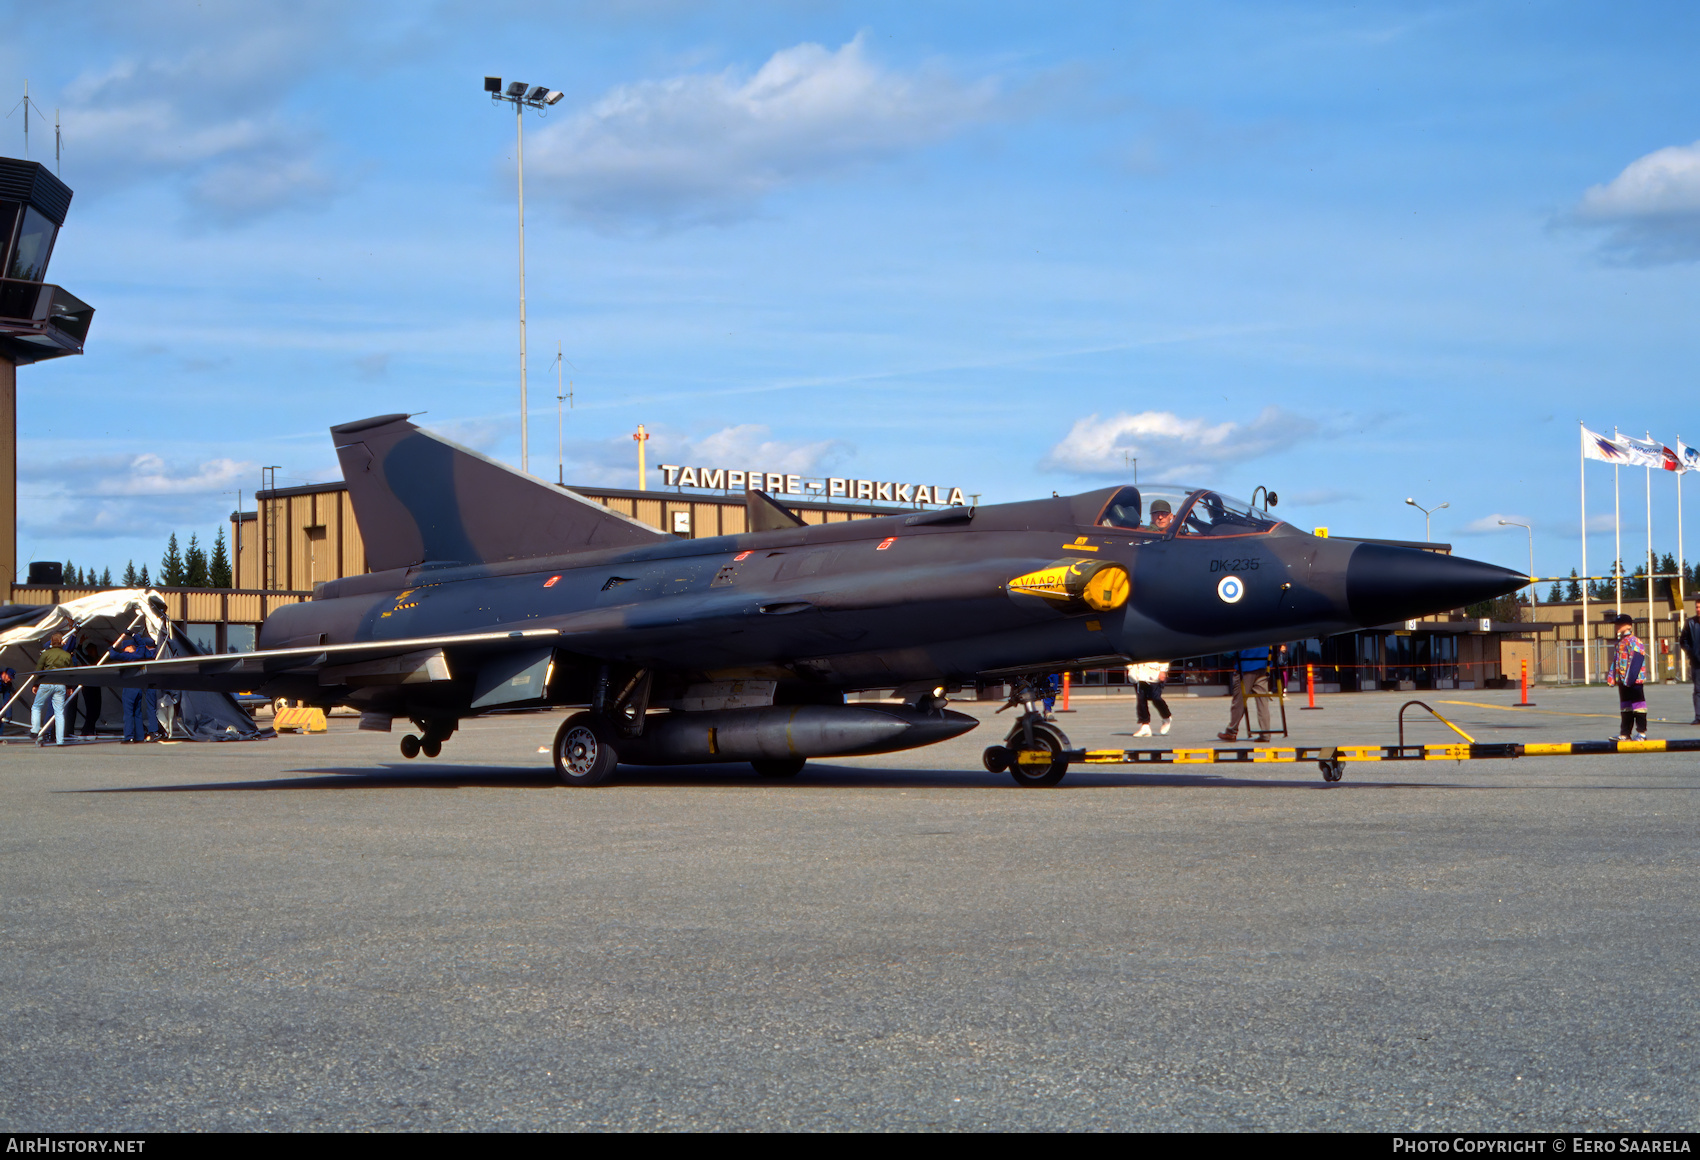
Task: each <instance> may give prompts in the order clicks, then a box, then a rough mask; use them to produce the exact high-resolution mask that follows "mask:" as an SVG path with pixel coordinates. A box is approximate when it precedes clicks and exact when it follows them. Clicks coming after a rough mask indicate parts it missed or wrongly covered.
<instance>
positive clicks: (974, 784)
mask: <svg viewBox="0 0 1700 1160" xmlns="http://www.w3.org/2000/svg"><path fill="white" fill-rule="evenodd" d="M1413 695H1414V694H1408V695H1400V694H1391V693H1388V694H1357V695H1340V696H1331V697H1325V698H1322V699H1321V704H1322V705H1323V706H1324V708H1323V710H1322V711H1320V712H1315V713H1310V712H1300V711H1298V707H1297V703H1294V704H1291V705H1290V706H1289V708H1290V710H1291V712H1290V714H1289V718H1290V720H1291V722H1292V725H1293V728H1294V736H1293V738H1292V741H1294V742H1297V743H1302V744H1330V743H1378V742H1383V741H1390V740H1392V738H1393V722H1394V715H1395V713H1396V712H1397V710H1398V707H1399V705H1400V704H1401V703H1402V702H1403V701H1404V700H1406V699H1408V697H1409V696H1413ZM1651 695H1652V698H1653V717H1654V718H1655V724H1654V727H1653V734H1654V736H1700V727H1692V726H1689V725H1687V724H1685V723H1686V722H1687V721H1688V720H1689V717H1690V716H1691V714H1690V713H1689V711H1688V700H1687V698H1688V695H1689V691H1688V689H1687V688H1686V687H1674V688H1673V687H1664V688H1655V689H1653V690H1651ZM1423 699H1424V700H1425V701H1427V702H1428V703H1430V704H1431V705H1433V706H1434V707H1435V708H1436V709H1438V710H1440V711H1441V712H1442V713H1445V714H1447V715H1448V716H1454V719H1455V720H1456V721H1457V722H1458V723H1459V725H1460V726H1461V727H1462V728H1464V729H1465V730H1466V731H1468V732H1470V733H1472V734H1473V735H1475V736H1476V737H1477V739H1478V740H1482V741H1508V740H1512V741H1533V740H1575V739H1580V738H1596V737H1604V736H1607V735H1609V734H1612V733H1615V731H1616V716H1615V704H1614V703H1613V701H1612V694H1611V692H1610V691H1609V690H1607V691H1602V690H1598V689H1595V690H1540V691H1538V692H1537V693H1536V694H1535V699H1536V701H1537V707H1536V708H1535V709H1514V708H1511V707H1510V706H1511V704H1512V702H1513V701H1515V699H1516V694H1515V693H1510V692H1480V691H1477V692H1457V693H1453V692H1434V693H1425V694H1423ZM1075 705H1076V707H1077V709H1078V711H1077V712H1075V713H1073V714H1070V715H1068V716H1066V717H1064V718H1063V727H1064V728H1065V729H1066V730H1067V731H1068V732H1069V734H1070V735H1071V738H1072V739H1073V740H1074V741H1075V742H1076V743H1079V744H1083V745H1088V746H1091V747H1099V746H1125V745H1132V744H1135V741H1134V739H1132V738H1131V737H1130V736H1128V735H1129V734H1130V733H1131V732H1132V729H1133V720H1132V719H1133V709H1132V704H1131V701H1130V700H1129V699H1125V698H1117V699H1114V700H1101V699H1092V700H1088V699H1086V698H1081V699H1078V700H1077V701H1076V702H1075ZM1173 705H1174V707H1175V710H1176V714H1177V726H1176V728H1175V730H1174V732H1173V733H1172V734H1171V735H1170V736H1169V737H1168V738H1157V739H1153V742H1151V743H1149V744H1160V743H1165V742H1167V743H1172V744H1178V745H1186V746H1203V745H1211V744H1215V741H1214V734H1215V732H1216V731H1217V730H1218V729H1220V728H1221V727H1222V726H1223V725H1224V724H1225V723H1226V716H1227V705H1226V702H1224V701H1222V700H1219V699H1211V700H1204V699H1190V698H1177V699H1176V700H1175V701H1174V702H1173ZM958 707H961V706H958ZM970 708H971V709H972V711H975V712H977V713H979V714H980V715H981V716H982V717H984V718H986V719H987V721H988V724H986V725H983V726H982V727H981V728H980V729H977V730H975V731H973V732H971V733H969V734H968V735H966V736H965V737H962V738H959V739H957V740H955V741H952V742H949V743H947V744H944V745H940V746H936V747H933V748H930V749H925V750H919V751H915V752H911V753H906V754H895V755H891V756H887V757H874V758H859V759H853V760H842V761H832V762H820V763H811V764H810V766H809V767H808V769H806V770H805V772H804V773H803V774H802V775H801V776H800V777H798V778H795V779H792V780H785V781H775V780H771V779H764V778H760V777H757V776H755V775H754V774H753V773H752V772H751V771H750V770H749V768H748V767H747V766H725V767H702V768H694V769H688V770H623V771H622V775H621V777H620V778H619V780H618V781H617V782H616V783H614V784H613V785H611V786H608V787H606V788H602V789H596V790H572V789H567V788H563V787H559V786H557V785H555V784H554V782H553V779H552V776H551V774H550V772H549V771H548V769H547V768H546V765H545V763H546V761H547V757H546V755H545V754H543V753H539V752H538V749H539V747H542V746H545V745H547V743H548V741H549V738H550V736H551V735H552V733H553V730H554V727H555V725H556V724H557V723H558V721H559V719H560V714H526V715H514V716H508V717H504V718H499V719H487V720H480V721H473V722H468V723H467V724H466V727H465V729H464V730H463V731H462V732H461V733H460V734H458V735H457V736H455V737H454V738H453V739H452V740H451V741H450V742H448V744H447V745H446V746H445V747H444V751H443V756H441V757H440V758H437V759H436V760H434V761H433V760H427V759H425V758H420V759H418V760H416V761H411V762H410V761H405V760H403V759H402V758H401V757H400V755H399V754H398V753H397V751H396V742H397V741H398V740H399V737H400V734H399V733H397V734H391V735H388V736H385V735H382V734H371V733H358V732H356V731H355V730H354V729H353V722H352V721H347V720H343V719H333V721H332V727H331V732H330V733H328V734H325V735H317V736H299V735H287V736H284V737H280V738H278V739H276V740H271V741H265V742H254V743H230V744H199V745H197V744H175V745H143V746H120V745H117V744H115V743H111V742H104V743H99V744H91V745H73V746H70V747H67V748H66V749H64V750H54V749H51V748H50V749H46V750H38V749H35V748H34V747H32V746H27V745H19V744H16V743H12V744H7V745H4V746H0V803H3V804H0V891H3V897H4V900H5V901H4V909H3V920H0V929H3V932H4V936H5V938H4V948H5V949H4V956H3V962H0V1012H3V1013H4V1026H5V1029H6V1033H5V1035H4V1038H3V1041H0V1120H3V1122H4V1123H5V1125H6V1127H7V1128H8V1129H9V1130H12V1131H29V1132H33V1131H54V1130H103V1131H105V1130H110V1131H137V1130H149V1129H152V1130H164V1129H190V1130H194V1129H253V1128H261V1129H266V1128H269V1129H286V1130H303V1129H315V1128H354V1129H365V1128H372V1129H438V1128H452V1129H573V1128H590V1129H690V1128H697V1129H1133V1130H1139V1129H1248V1130H1249V1129H1298V1130H1307V1129H1323V1130H1328V1129H1369V1130H1444V1131H1460V1130H1472V1129H1493V1130H1512V1131H1516V1130H1532V1131H1549V1130H1564V1131H1599V1132H1612V1133H1618V1132H1638V1131H1643V1130H1656V1131H1668V1130H1683V1129H1686V1130H1692V1129H1694V1127H1695V1125H1696V1120H1697V1116H1696V1111H1697V1106H1700V1096H1697V1093H1700V1082H1697V1081H1700V1075H1697V1071H1700V1007H1697V1004H1696V998H1695V994H1696V992H1695V986H1696V982H1697V975H1700V966H1697V961H1700V960H1697V956H1696V944H1697V941H1700V938H1697V936H1700V923H1697V921H1696V920H1697V917H1700V902H1697V898H1696V875H1695V867H1694V856H1695V846H1696V822H1697V821H1700V795H1697V793H1696V790H1697V789H1700V760H1697V759H1696V755H1694V754H1673V755H1662V754H1640V755H1628V756H1611V757H1590V758H1539V759H1522V760H1517V761H1475V762H1449V761H1448V762H1438V761H1428V762H1422V763H1409V764H1399V765H1375V764H1357V763H1353V764H1349V765H1348V766H1347V767H1346V774H1345V779H1344V780H1343V781H1342V782H1340V783H1338V784H1333V785H1330V784H1327V783H1325V782H1324V781H1323V780H1322V777H1321V775H1320V773H1319V772H1318V771H1317V769H1316V767H1315V766H1314V765H1266V766H1255V767H1253V766H1239V767H1232V768H1225V767H1209V766H1203V767H1172V766H1171V767H1157V768H1151V767H1147V768H1145V769H1140V770H1134V769H1125V768H1103V769H1082V768H1080V767H1076V769H1075V770H1074V771H1072V772H1071V773H1070V774H1069V776H1068V778H1067V779H1066V780H1065V781H1064V782H1063V783H1062V784H1061V785H1060V786H1058V787H1056V788H1054V789H1024V788H1020V787H1018V786H1016V785H1015V783H1014V782H1013V781H1011V780H1010V779H1009V778H1008V777H1007V776H1006V775H993V774H989V773H987V772H985V770H984V769H982V768H981V767H980V764H979V753H980V750H981V749H982V748H983V747H984V746H986V745H988V744H991V743H993V742H995V741H996V740H998V739H999V736H1000V734H1001V731H1002V729H1003V728H1004V727H1005V726H1006V723H1007V722H1008V721H1009V717H1010V714H1007V713H1006V714H1004V715H1002V716H1001V717H995V718H994V717H993V716H992V713H991V710H992V709H993V708H995V706H991V705H981V706H970ZM1413 712H1415V711H1413ZM1659 718H1668V719H1669V721H1668V722H1661V721H1659V720H1658V719H1659ZM1410 720H1411V721H1412V724H1410V725H1409V726H1408V728H1409V729H1410V731H1411V737H1410V740H1413V741H1422V742H1428V741H1432V742H1442V741H1448V740H1451V739H1452V736H1453V735H1452V734H1450V733H1449V732H1448V731H1447V730H1445V729H1444V728H1443V727H1442V726H1440V725H1439V724H1437V723H1434V722H1433V721H1432V720H1430V721H1428V722H1427V723H1416V719H1415V718H1414V717H1413V718H1410ZM1676 722H1683V724H1678V723H1676ZM1139 743H1140V744H1148V743H1146V742H1143V741H1141V742H1139Z"/></svg>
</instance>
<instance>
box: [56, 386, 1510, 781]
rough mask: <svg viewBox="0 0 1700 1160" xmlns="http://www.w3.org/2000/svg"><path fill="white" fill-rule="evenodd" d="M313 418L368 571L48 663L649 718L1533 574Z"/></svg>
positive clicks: (1248, 523)
mask: <svg viewBox="0 0 1700 1160" xmlns="http://www.w3.org/2000/svg"><path fill="white" fill-rule="evenodd" d="M331 433H332V436H333V437H334V439H335V441H336V445H337V454H338V457H339V459H340V460H341V463H342V468H343V473H344V477H345V479H346V480H347V482H348V487H349V493H350V496H351V499H352V502H353V505H354V509H355V513H356V515H357V517H358V519H359V523H360V529H361V535H362V537H363V539H364V541H365V545H366V553H367V562H368V564H369V566H370V567H371V568H372V569H374V570H373V571H372V572H370V573H367V574H365V575H359V576H351V577H347V578H344V579H341V580H335V581H331V582H329V583H326V584H323V585H320V586H319V587H318V589H317V590H316V591H315V593H314V596H313V599H312V600H311V601H310V602H307V603H303V604H297V605H292V606H287V607H284V608H281V609H279V610H277V611H276V612H274V613H273V614H272V616H271V617H270V618H269V619H268V620H267V621H266V623H265V624H264V626H263V627H262V629H261V633H260V640H259V651H257V652H255V653H250V654H244V655H241V656H229V657H207V658H190V659H187V660H177V661H165V662H152V663H149V664H145V665H127V666H119V667H116V668H110V667H109V668H103V669H98V670H95V669H84V670H79V671H77V672H76V673H74V674H69V673H68V674H67V676H68V677H71V678H72V679H73V680H74V682H77V683H90V684H102V685H151V686H155V687H161V688H212V689H226V690H235V689H257V690H259V691H262V692H264V693H267V694H268V695H271V696H274V697H289V698H298V699H301V700H303V701H305V702H307V703H310V704H318V705H323V706H327V707H328V706H331V705H336V704H343V705H352V706H355V707H357V708H359V709H361V710H362V711H363V712H364V713H366V714H368V715H369V716H370V721H369V722H368V725H369V727H371V725H372V723H376V727H379V728H383V727H387V721H384V720H383V719H384V718H385V717H403V718H408V719H411V720H414V721H416V722H418V723H420V726H421V728H422V729H425V730H426V731H427V733H428V736H429V735H435V736H437V737H438V739H439V742H440V740H441V739H442V738H446V737H447V736H448V735H449V734H450V733H452V732H453V730H454V723H455V722H457V721H458V720H459V719H461V718H464V717H467V716H472V715H475V714H477V713H479V712H483V711H486V710H488V709H491V708H518V707H525V706H528V705H542V704H565V705H575V704H576V705H592V706H595V707H596V708H597V710H598V711H599V712H601V713H603V714H608V713H611V712H613V711H614V709H615V708H616V707H617V706H619V705H622V704H623V705H627V707H628V709H630V708H631V706H630V704H629V702H630V697H631V694H632V693H633V692H634V691H635V690H636V689H637V687H638V685H639V683H640V681H641V685H642V689H641V698H642V703H640V704H637V705H636V706H635V709H636V717H637V718H638V720H639V724H638V726H637V728H638V729H639V731H640V732H641V728H642V726H641V722H642V718H643V712H644V710H645V709H646V708H653V707H655V706H668V705H671V706H673V709H674V713H673V715H674V716H678V715H679V713H680V712H681V709H680V706H683V705H689V704H695V702H690V701H686V700H682V698H687V697H689V696H690V695H691V692H692V690H693V689H695V690H699V691H700V690H701V689H703V688H705V687H714V688H723V687H724V685H725V683H726V682H735V681H745V682H750V681H755V682H767V681H771V682H773V686H772V691H771V697H770V703H771V704H773V705H779V706H783V705H816V706H835V705H842V704H843V698H844V694H845V693H847V692H854V691H857V690H862V689H876V688H878V689H890V688H897V689H898V690H899V695H900V697H902V698H903V699H904V700H905V702H906V704H908V705H909V706H910V707H911V708H912V709H915V710H917V711H920V712H922V713H923V714H925V713H926V712H928V711H931V712H932V713H933V715H934V716H935V717H936V716H937V713H938V712H940V711H941V708H942V698H941V699H938V702H937V703H936V704H932V705H929V704H928V697H929V695H930V694H931V693H932V691H933V690H934V689H935V688H937V687H940V686H942V687H944V688H946V689H954V688H957V687H960V686H961V685H964V684H968V683H970V682H972V681H973V680H974V679H975V678H976V677H979V676H983V675H986V674H1003V673H1008V674H1020V673H1039V672H1048V671H1055V670H1058V669H1062V668H1065V667H1079V666H1081V665H1083V664H1084V665H1087V666H1091V665H1094V664H1119V663H1124V662H1126V661H1128V660H1146V659H1172V658H1177V657H1187V656H1197V655H1201V654H1206V653H1214V652H1222V651H1226V650H1229V649H1235V648H1242V647H1248V646H1254V645H1260V644H1268V643H1272V642H1275V641H1282V640H1292V639H1296V638H1303V637H1315V636H1327V635H1331V634H1334V633H1339V632H1346V631H1351V630H1354V629H1359V628H1364V627H1370V626H1375V625H1380V624H1385V623H1389V622H1392V621H1397V620H1402V619H1406V618H1409V617H1415V616H1420V615H1425V614H1428V613H1432V612H1437V611H1442V610H1444V609H1449V608H1456V607H1459V606H1461V605H1463V604H1466V603H1470V602H1473V601H1477V600H1482V599H1486V598H1488V597H1490V596H1494V595H1498V594H1500V593H1504V592H1509V591H1513V590H1515V589H1516V588H1517V587H1519V586H1521V585H1523V584H1525V583H1526V582H1527V580H1526V578H1525V577H1523V576H1521V575H1519V574H1517V573H1514V572H1511V571H1509V570H1507V569H1503V568H1499V567H1495V566H1493V565H1489V564H1483V563H1479V562H1476V561H1472V560H1465V559H1459V558H1456V557H1449V556H1441V555H1437V554H1433V553H1428V552H1422V551H1418V550H1414V549H1407V548H1397V547H1389V546H1386V545H1379V544H1367V543H1358V542H1354V541H1350V540H1341V539H1323V538H1318V537H1315V536H1312V535H1309V534H1307V533H1305V532H1302V531H1300V530H1298V529H1295V528H1292V527H1290V526H1288V525H1286V524H1284V523H1279V522H1276V521H1274V520H1273V518H1272V517H1269V516H1268V515H1267V513H1261V512H1256V511H1255V510H1254V511H1252V512H1251V514H1250V516H1249V517H1247V516H1245V515H1244V514H1243V513H1242V515H1241V516H1240V517H1238V520H1239V522H1237V523H1236V522H1234V520H1233V519H1232V518H1228V517H1223V520H1224V521H1225V522H1218V523H1216V524H1215V525H1213V530H1212V528H1211V527H1206V528H1205V531H1204V534H1178V529H1179V521H1177V525H1176V528H1172V529H1170V530H1169V531H1168V532H1167V533H1166V534H1163V533H1158V532H1155V531H1153V530H1151V529H1150V528H1148V527H1119V526H1112V525H1110V524H1106V523H1105V522H1103V521H1104V520H1105V519H1106V518H1107V517H1106V513H1107V512H1110V511H1119V510H1123V509H1122V508H1117V507H1116V506H1115V505H1117V504H1121V505H1124V507H1125V505H1127V504H1130V503H1131V504H1134V505H1137V503H1138V493H1137V492H1134V491H1133V489H1126V488H1117V487H1110V488H1103V489H1100V490H1097V491H1091V492H1086V493H1084V494H1081V495H1074V496H1064V497H1054V498H1051V499H1039V500H1031V501H1027V502H1022V503H1012V504H998V505H989V506H984V507H979V508H960V507H959V508H947V509H943V510H935V511H927V512H918V513H915V514H913V515H894V516H885V517H880V518H875V519H868V520H856V521H852V522H847V523H834V524H823V525H813V526H803V525H801V524H800V522H799V521H797V520H796V518H795V517H794V516H792V515H791V513H790V512H788V511H787V510H786V509H785V508H784V507H783V506H781V505H780V504H778V503H776V502H774V501H773V500H772V499H771V498H770V497H767V496H765V495H763V494H761V493H759V492H757V493H751V495H750V497H749V501H748V508H749V511H750V514H751V521H750V526H751V527H752V529H755V530H752V531H750V532H748V533H745V534H743V535H735V536H722V537H716V538H712V539H696V540H690V539H679V538H677V537H675V536H672V535H669V534H667V533H663V532H659V531H656V530H655V529H653V528H650V527H649V526H647V525H645V524H641V523H638V522H637V521H635V520H632V519H630V518H628V517H626V516H624V515H621V514H619V513H618V512H614V511H612V510H610V509H608V508H605V507H602V506H601V505H599V504H595V503H592V502H590V501H588V500H585V499H583V498H582V497H580V496H578V495H576V494H575V493H572V492H570V491H566V490H564V489H562V488H560V487H557V486H555V485H552V484H547V483H544V482H542V481H541V480H537V479H535V478H532V477H530V476H526V475H522V474H520V473H518V472H516V471H514V470H513V469H511V468H508V467H506V466H504V465H502V464H500V463H497V462H495V461H494V460H491V459H488V458H486V457H484V456H482V455H479V454H478V453H476V452H473V451H470V450H468V449H466V448H462V447H459V446H457V445H455V444H453V443H451V442H449V441H447V440H445V439H442V438H440V437H439V436H436V435H433V434H431V433H429V432H426V431H423V430H420V429H419V428H418V427H415V426H414V425H413V424H412V423H410V422H408V420H407V418H406V416H402V415H386V416H381V417H378V418H374V419H368V420H364V421H361V422H357V423H349V424H344V425H342V426H338V427H333V428H332V429H331ZM1191 494H1197V495H1198V496H1200V500H1199V503H1201V504H1202V503H1204V502H1206V500H1208V502H1210V503H1212V504H1215V503H1216V502H1217V501H1216V499H1215V493H1210V492H1198V493H1191ZM1231 506H1232V505H1231V503H1230V507H1231ZM1203 510H1204V509H1203V508H1202V507H1200V508H1199V512H1200V513H1201V514H1202V513H1203ZM1183 512H1184V509H1183V511H1178V512H1177V513H1176V514H1177V516H1178V515H1182V514H1183ZM1230 514H1231V513H1230ZM1225 578H1231V579H1232V580H1233V581H1234V582H1235V584H1237V587H1234V586H1232V585H1228V582H1227V579H1225ZM1224 593H1226V595H1224ZM1230 597H1232V599H1230ZM526 674H532V675H534V676H535V680H531V681H526V680H522V679H521V678H522V676H525V675H526ZM628 686H630V687H629V688H628ZM752 687H753V688H757V689H761V688H765V686H760V685H758V686H752ZM515 690H517V692H516V691H515ZM704 703H706V702H704ZM845 708H846V709H848V708H849V707H848V706H846V707H845ZM949 716H950V717H952V718H956V717H961V715H958V714H950V715H949ZM654 719H655V718H654V717H653V716H651V718H650V720H654ZM961 720H963V721H969V722H970V723H971V719H970V718H966V717H961ZM954 731H955V732H960V731H961V730H960V729H956V730H954ZM922 732H924V731H922ZM946 735H948V734H946ZM916 736H917V737H919V736H920V734H916ZM938 739H940V737H939V736H929V737H927V738H926V740H927V741H931V740H938ZM909 743H910V744H921V743H926V742H925V741H920V740H913V739H912V740H911V741H910V742H909ZM872 751H880V750H878V749H875V750H872ZM729 759H731V758H729ZM798 764H799V765H800V762H799V763H798Z"/></svg>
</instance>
